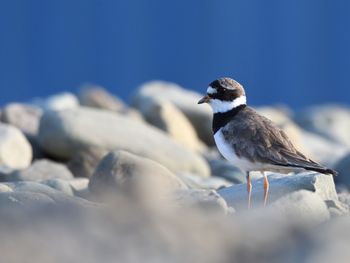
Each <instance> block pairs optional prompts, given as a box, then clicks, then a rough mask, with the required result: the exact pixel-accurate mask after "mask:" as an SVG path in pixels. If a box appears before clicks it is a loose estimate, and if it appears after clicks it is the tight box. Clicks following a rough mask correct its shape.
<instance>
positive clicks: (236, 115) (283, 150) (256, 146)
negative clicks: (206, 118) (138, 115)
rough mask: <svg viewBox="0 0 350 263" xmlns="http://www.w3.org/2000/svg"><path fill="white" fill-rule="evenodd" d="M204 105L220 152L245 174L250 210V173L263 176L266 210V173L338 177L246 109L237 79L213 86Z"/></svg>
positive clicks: (222, 81) (279, 130)
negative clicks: (321, 174)
mask: <svg viewBox="0 0 350 263" xmlns="http://www.w3.org/2000/svg"><path fill="white" fill-rule="evenodd" d="M202 103H208V104H209V105H210V106H211V108H212V111H213V122H212V130H213V136H214V140H215V143H216V146H217V148H218V150H219V152H220V153H221V154H222V155H223V157H224V158H225V159H227V160H228V161H230V162H231V163H233V164H234V165H235V166H236V167H238V168H239V169H240V170H241V171H242V172H244V173H245V174H246V181H247V192H248V208H249V209H250V208H251V193H252V182H251V178H250V172H253V171H257V172H260V173H261V174H262V175H263V178H264V196H263V200H264V203H263V204H264V206H266V204H267V200H268V195H269V181H268V177H267V175H266V172H267V171H269V172H279V173H285V174H287V173H291V172H298V171H300V170H310V171H315V172H319V173H323V174H331V175H336V174H337V172H336V171H334V170H332V169H330V168H327V167H324V166H322V165H320V164H318V163H316V162H315V161H313V160H311V159H310V158H307V157H306V156H305V155H304V154H303V153H301V152H300V151H299V150H297V149H296V147H295V146H294V145H293V144H292V142H291V140H290V139H289V138H288V136H287V135H286V133H285V132H284V131H283V130H281V129H280V128H279V127H277V126H276V125H275V124H274V123H273V122H272V121H271V120H269V119H268V118H266V117H264V116H262V115H260V114H259V113H258V112H256V111H255V110H254V109H253V108H251V107H249V106H247V98H246V93H245V90H244V88H243V86H242V85H241V84H240V83H238V82H237V81H235V80H234V79H232V78H228V77H223V78H219V79H216V80H214V81H213V82H211V83H210V84H209V86H208V88H207V94H206V95H205V96H204V97H203V98H201V99H200V100H199V101H198V104H202Z"/></svg>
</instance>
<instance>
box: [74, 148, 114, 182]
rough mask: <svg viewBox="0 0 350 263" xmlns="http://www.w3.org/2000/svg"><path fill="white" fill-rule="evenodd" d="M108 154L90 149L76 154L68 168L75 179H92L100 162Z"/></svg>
mask: <svg viewBox="0 0 350 263" xmlns="http://www.w3.org/2000/svg"><path fill="white" fill-rule="evenodd" d="M107 153H108V151H107V150H104V149H100V148H97V147H89V148H87V149H84V150H81V151H78V152H76V153H75V154H74V156H73V157H72V158H71V159H70V160H69V162H68V163H67V166H68V168H69V170H70V171H71V172H72V173H73V174H74V176H75V177H87V178H90V177H91V176H92V174H93V173H94V171H95V169H96V167H97V165H98V164H99V162H100V161H101V160H102V158H103V157H104V156H105V155H106V154H107Z"/></svg>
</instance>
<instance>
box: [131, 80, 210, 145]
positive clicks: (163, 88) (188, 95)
mask: <svg viewBox="0 0 350 263" xmlns="http://www.w3.org/2000/svg"><path fill="white" fill-rule="evenodd" d="M203 90H205V88H204V89H203ZM203 95H204V94H199V93H196V92H193V91H189V90H186V89H183V88H182V87H180V86H179V85H177V84H174V83H170V82H164V81H152V82H148V83H145V84H144V85H142V86H141V87H140V88H139V89H138V91H137V92H136V94H135V95H134V97H133V99H132V104H135V105H137V104H139V103H142V101H143V100H145V99H151V100H152V99H157V98H162V100H164V101H170V102H172V103H173V104H174V105H175V106H176V107H178V108H179V109H180V110H181V111H182V112H183V113H184V114H185V115H186V117H187V118H188V119H189V120H190V122H191V123H192V125H193V127H194V128H195V129H196V131H197V134H198V136H199V138H200V139H201V140H202V141H203V142H205V143H206V144H208V145H211V146H212V145H214V144H215V143H214V139H213V133H212V129H211V125H212V124H211V122H212V115H213V114H212V111H211V109H210V107H209V106H205V105H198V104H197V102H198V101H199V99H200V98H201V97H203Z"/></svg>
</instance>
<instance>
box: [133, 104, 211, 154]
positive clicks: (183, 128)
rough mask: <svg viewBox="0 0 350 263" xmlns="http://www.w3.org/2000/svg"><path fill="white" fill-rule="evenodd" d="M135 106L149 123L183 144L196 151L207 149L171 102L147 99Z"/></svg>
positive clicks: (188, 122)
mask: <svg viewBox="0 0 350 263" xmlns="http://www.w3.org/2000/svg"><path fill="white" fill-rule="evenodd" d="M134 106H135V107H137V109H138V110H139V111H140V112H141V113H142V114H143V116H144V118H145V120H146V121H147V122H148V123H150V124H152V125H153V126H156V127H157V128H159V129H161V130H163V131H165V132H166V133H168V134H169V135H170V136H171V137H173V138H174V139H175V140H177V141H178V142H180V143H181V144H183V145H185V146H187V147H189V148H190V149H192V150H194V151H203V150H204V149H205V147H204V144H203V143H202V142H201V141H200V140H199V138H198V136H197V133H196V131H195V129H194V128H193V126H192V124H191V123H190V121H189V120H188V118H187V117H186V116H185V115H184V114H183V113H182V112H181V111H180V110H179V109H178V108H177V107H175V106H174V105H173V104H172V103H171V102H169V101H162V100H161V99H147V98H145V99H143V100H138V101H137V102H136V103H135V104H134Z"/></svg>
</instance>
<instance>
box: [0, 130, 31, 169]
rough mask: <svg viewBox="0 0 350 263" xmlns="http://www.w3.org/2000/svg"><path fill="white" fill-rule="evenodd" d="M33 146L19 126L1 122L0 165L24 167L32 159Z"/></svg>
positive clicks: (15, 167)
mask: <svg viewBox="0 0 350 263" xmlns="http://www.w3.org/2000/svg"><path fill="white" fill-rule="evenodd" d="M32 154H33V153H32V148H31V146H30V144H29V142H28V140H27V139H26V137H25V136H24V135H23V133H22V132H21V131H20V130H18V129H17V128H15V127H13V126H10V125H7V124H3V123H0V165H4V166H8V167H9V168H13V169H23V168H26V167H28V166H29V165H30V162H31V161H32Z"/></svg>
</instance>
